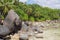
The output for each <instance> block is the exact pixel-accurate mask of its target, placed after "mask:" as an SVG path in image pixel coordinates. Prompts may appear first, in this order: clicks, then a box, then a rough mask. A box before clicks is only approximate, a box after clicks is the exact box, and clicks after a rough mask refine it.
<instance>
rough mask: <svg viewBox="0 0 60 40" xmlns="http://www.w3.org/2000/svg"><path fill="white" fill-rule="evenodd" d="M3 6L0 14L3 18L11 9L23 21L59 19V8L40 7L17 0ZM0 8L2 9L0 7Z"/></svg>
mask: <svg viewBox="0 0 60 40" xmlns="http://www.w3.org/2000/svg"><path fill="white" fill-rule="evenodd" d="M10 2H11V1H10ZM5 3H6V2H5ZM0 5H1V2H0ZM0 7H2V6H0ZM5 7H6V8H5ZM4 8H5V9H3V10H4V11H3V14H2V15H3V16H0V18H4V17H5V16H6V15H7V13H8V11H9V10H10V9H13V10H15V12H17V14H18V15H19V17H20V19H21V20H23V21H45V20H57V19H60V9H51V8H48V7H42V6H40V5H38V4H25V3H22V2H19V1H15V2H14V3H13V4H8V5H5V6H4ZM0 10H2V9H1V8H0Z"/></svg>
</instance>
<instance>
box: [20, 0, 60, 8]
mask: <svg viewBox="0 0 60 40" xmlns="http://www.w3.org/2000/svg"><path fill="white" fill-rule="evenodd" d="M20 2H23V3H24V2H26V3H27V4H33V3H35V4H39V5H41V6H46V7H50V8H59V9H60V0H20Z"/></svg>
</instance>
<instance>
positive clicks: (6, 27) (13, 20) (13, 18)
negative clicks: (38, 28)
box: [0, 10, 21, 36]
mask: <svg viewBox="0 0 60 40" xmlns="http://www.w3.org/2000/svg"><path fill="white" fill-rule="evenodd" d="M20 25H21V21H19V16H18V15H17V14H16V12H14V10H10V11H9V12H8V15H7V16H6V18H5V19H4V22H3V25H0V36H5V35H7V34H9V33H11V32H13V31H14V30H16V29H17V27H16V26H18V27H20ZM15 27H16V28H15Z"/></svg>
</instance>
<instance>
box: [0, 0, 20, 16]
mask: <svg viewBox="0 0 60 40" xmlns="http://www.w3.org/2000/svg"><path fill="white" fill-rule="evenodd" d="M15 2H19V0H0V12H1V13H0V14H1V15H3V16H4V17H5V16H6V14H7V12H8V11H9V10H10V9H11V8H12V7H13V6H15V4H17V3H15ZM14 3H15V4H14Z"/></svg>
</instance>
